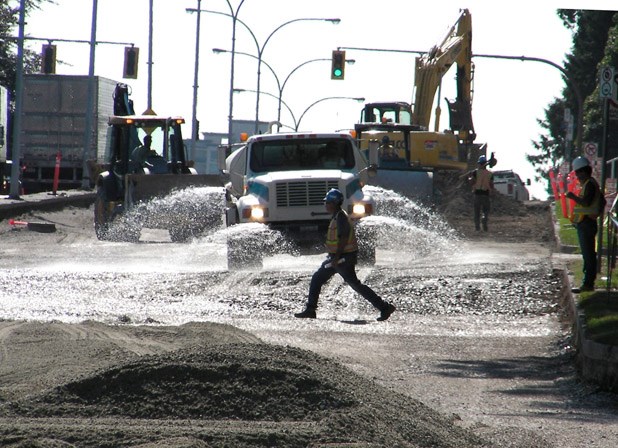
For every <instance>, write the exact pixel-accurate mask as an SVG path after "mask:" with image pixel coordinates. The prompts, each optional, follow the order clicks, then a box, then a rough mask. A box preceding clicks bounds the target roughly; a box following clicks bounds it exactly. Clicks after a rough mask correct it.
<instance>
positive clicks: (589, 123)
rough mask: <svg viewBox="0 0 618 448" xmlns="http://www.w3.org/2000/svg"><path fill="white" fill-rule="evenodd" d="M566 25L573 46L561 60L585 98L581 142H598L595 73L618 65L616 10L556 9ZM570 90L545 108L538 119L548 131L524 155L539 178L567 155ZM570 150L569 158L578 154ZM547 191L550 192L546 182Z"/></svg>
mask: <svg viewBox="0 0 618 448" xmlns="http://www.w3.org/2000/svg"><path fill="white" fill-rule="evenodd" d="M557 14H558V16H559V17H560V18H561V19H562V22H563V23H564V25H565V27H567V28H569V29H571V30H573V46H572V49H571V53H569V54H567V56H566V58H565V62H564V68H565V71H566V72H567V73H568V76H569V79H571V80H572V81H573V82H574V83H575V84H576V85H577V86H578V87H579V90H580V93H581V95H582V97H583V98H584V120H583V128H584V132H583V139H582V140H583V141H596V142H599V141H600V135H601V132H602V129H601V124H602V117H601V114H602V108H601V107H600V102H599V94H598V72H599V68H600V67H601V66H603V65H611V66H614V67H616V66H617V64H618V13H616V12H614V11H592V10H565V9H560V10H558V11H557ZM577 107H578V105H577V99H576V98H575V95H574V93H573V91H572V90H571V89H570V88H568V87H565V88H564V90H563V92H562V98H556V99H555V100H554V101H553V102H552V103H550V104H549V106H548V107H547V109H545V117H544V119H543V120H538V122H539V124H540V126H541V127H542V128H543V129H545V130H546V131H547V134H545V135H540V136H539V140H538V141H533V142H532V143H533V145H534V148H535V150H536V152H537V153H536V154H533V155H530V154H528V155H526V159H527V160H528V161H529V162H530V163H531V164H532V165H533V166H535V169H536V172H537V173H538V174H539V177H541V178H545V179H547V178H548V176H547V174H548V173H547V171H548V168H547V166H548V165H550V166H551V167H555V166H556V165H557V164H558V163H559V162H560V161H562V160H565V159H566V156H567V145H568V144H569V142H567V141H566V139H565V128H564V120H563V116H564V110H565V109H566V108H569V109H570V110H571V111H573V112H574V113H578V112H579V111H577ZM577 155H579V154H577V153H576V152H575V151H573V152H571V154H570V156H571V159H572V158H573V157H575V156H577ZM547 191H548V192H551V187H550V185H549V183H548V187H547Z"/></svg>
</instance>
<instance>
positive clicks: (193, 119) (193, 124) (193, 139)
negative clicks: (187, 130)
mask: <svg viewBox="0 0 618 448" xmlns="http://www.w3.org/2000/svg"><path fill="white" fill-rule="evenodd" d="M201 4H202V0H197V24H196V27H195V67H194V72H193V110H192V117H191V159H192V160H195V145H196V140H197V137H198V136H197V88H198V71H199V66H200V25H201V8H200V7H201Z"/></svg>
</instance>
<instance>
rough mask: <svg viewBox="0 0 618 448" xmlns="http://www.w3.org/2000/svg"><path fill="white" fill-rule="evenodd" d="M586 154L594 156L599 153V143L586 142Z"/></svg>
mask: <svg viewBox="0 0 618 448" xmlns="http://www.w3.org/2000/svg"><path fill="white" fill-rule="evenodd" d="M584 154H585V155H586V157H588V158H590V157H594V156H596V155H597V144H596V143H584Z"/></svg>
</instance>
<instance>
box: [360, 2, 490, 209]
mask: <svg viewBox="0 0 618 448" xmlns="http://www.w3.org/2000/svg"><path fill="white" fill-rule="evenodd" d="M471 44H472V19H471V16H470V13H469V11H468V10H467V9H464V10H463V11H462V12H461V14H460V16H459V18H458V19H457V21H456V23H455V24H454V25H453V26H452V27H451V28H450V29H449V31H448V33H447V35H446V37H445V38H444V40H443V41H442V42H441V43H440V44H439V45H437V46H435V47H433V48H432V49H431V50H430V51H428V52H427V53H426V54H424V55H423V56H420V57H417V58H416V68H415V78H414V99H415V101H414V104H413V105H411V104H409V103H407V102H403V101H388V102H372V103H367V104H365V105H364V107H363V110H362V112H361V117H360V121H359V123H357V124H356V125H355V127H354V128H355V131H356V134H357V138H358V140H359V146H360V148H361V150H363V151H367V150H368V147H369V142H372V141H373V142H377V143H378V144H379V145H380V149H379V160H378V172H377V175H376V176H375V177H374V178H372V179H371V181H370V183H371V184H374V185H378V186H381V187H384V188H388V189H391V190H395V191H397V192H399V193H402V194H404V195H406V196H408V197H412V198H415V199H420V200H425V201H427V202H434V200H435V193H436V192H435V186H436V184H437V176H439V175H440V174H441V173H445V172H451V171H462V170H466V169H469V168H470V167H471V166H472V165H473V164H474V163H476V160H477V159H478V156H480V155H485V154H486V152H487V145H485V144H477V143H474V141H475V139H476V133H475V131H474V125H473V121H472V78H473V65H472V47H471ZM453 64H456V69H457V72H456V86H457V98H456V99H455V100H453V101H449V100H447V103H448V110H449V115H450V128H449V129H448V130H445V131H440V115H441V109H440V106H439V102H438V107H437V108H436V111H435V114H434V129H433V130H430V121H431V118H432V110H431V109H432V107H433V102H434V97H435V95H436V92H437V91H438V90H439V88H440V86H441V82H442V77H443V76H444V75H445V74H446V72H447V71H448V70H449V68H450V67H451V66H452V65H453Z"/></svg>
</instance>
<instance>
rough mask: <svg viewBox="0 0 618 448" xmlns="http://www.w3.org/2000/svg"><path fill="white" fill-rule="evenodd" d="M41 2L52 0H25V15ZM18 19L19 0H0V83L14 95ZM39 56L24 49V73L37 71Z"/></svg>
mask: <svg viewBox="0 0 618 448" xmlns="http://www.w3.org/2000/svg"><path fill="white" fill-rule="evenodd" d="M43 3H53V0H26V2H25V8H26V11H25V12H26V15H28V14H29V13H31V12H33V11H34V10H37V9H40V8H41V5H42V4H43ZM18 21H19V2H18V1H16V0H0V85H2V86H4V87H6V88H7V89H9V91H10V92H11V96H12V97H14V93H15V68H16V63H15V58H16V55H17V39H16V38H15V37H16V36H17V32H18V30H17V27H18ZM39 62H40V56H39V55H38V54H37V53H35V52H33V51H30V50H24V73H34V72H36V71H38V67H39Z"/></svg>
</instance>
